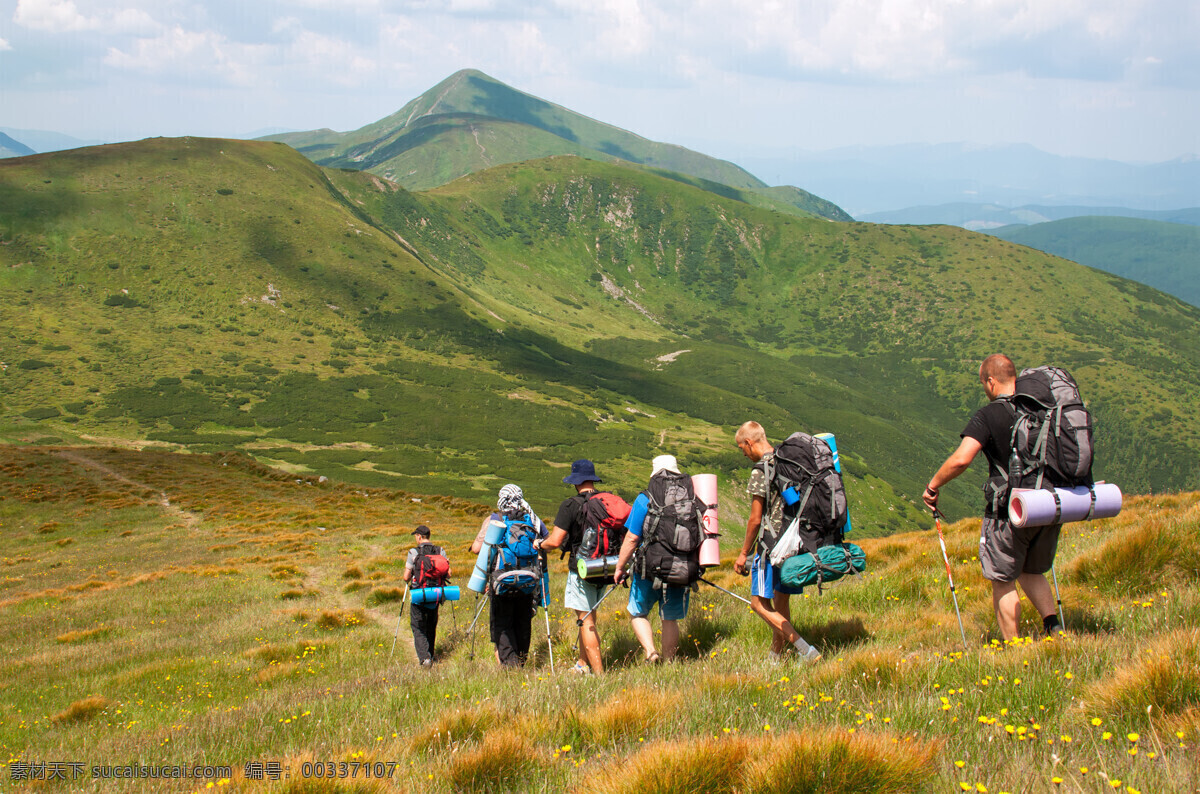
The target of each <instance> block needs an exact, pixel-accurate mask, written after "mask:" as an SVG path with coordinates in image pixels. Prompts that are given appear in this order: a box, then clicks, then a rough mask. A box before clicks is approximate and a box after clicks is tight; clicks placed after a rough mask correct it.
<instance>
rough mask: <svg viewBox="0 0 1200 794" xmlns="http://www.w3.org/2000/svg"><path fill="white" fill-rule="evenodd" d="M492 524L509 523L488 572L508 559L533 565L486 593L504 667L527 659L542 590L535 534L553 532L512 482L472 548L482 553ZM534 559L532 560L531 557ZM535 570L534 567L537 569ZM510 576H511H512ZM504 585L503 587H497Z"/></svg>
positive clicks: (502, 491)
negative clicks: (508, 583) (516, 578)
mask: <svg viewBox="0 0 1200 794" xmlns="http://www.w3.org/2000/svg"><path fill="white" fill-rule="evenodd" d="M493 523H499V524H505V525H506V531H505V533H504V534H505V536H506V537H505V541H504V542H503V543H502V544H501V545H502V546H503V548H502V549H496V550H494V551H493V552H492V561H491V563H490V565H489V573H493V572H497V571H498V570H499V569H502V568H505V567H507V566H506V565H505V559H507V558H511V560H512V563H513V568H517V567H518V566H531V565H532V569H530V570H528V571H525V570H523V571H522V573H523V574H525V575H524V576H521V577H520V582H519V583H514V585H513V586H511V587H505V586H503V585H500V586H498V587H493V584H492V583H491V582H489V584H488V587H487V595H488V596H489V597H490V598H489V602H488V610H489V621H488V622H489V625H490V628H491V636H492V645H494V646H496V661H497V662H499V663H500V664H501V665H503V666H505V667H521V666H523V665H524V664H525V661H526V660H527V659H528V658H529V642H530V637H531V635H532V623H533V616H534V614H535V613H536V612H537V605H538V603H539V601H535V599H536V598H537V597H538V596H539V595H540V594H541V588H542V567H541V561H540V560H538V559H537V552H536V549H535V547H534V545H533V541H534V539H536V538H545V537H546V536H547V535H548V534H549V532H548V531H547V529H546V525H545V524H544V523H542V519H540V518H538V517H537V515H536V514H535V513H534V512H533V508H532V507H530V506H529V503H528V502H526V501H525V494H524V492H523V491H522V490H521V488H520V487H519V486H517V485H513V484H512V483H509V484H508V485H505V486H504V487H503V488H501V489H500V494H499V496H498V498H497V499H496V512H495V513H492V514H491V515H490V516H488V517H487V518H485V519H484V521H483V526H482V527H480V528H479V534H478V535H476V536H475V542H474V543H472V544H471V553H472V554H478V553H479V551H480V550H481V549H482V548H483V544H484V538H485V537H486V536H487V534H488V529H489V528H490V527H491V526H492V525H493ZM530 558H532V559H530ZM533 569H536V570H533ZM510 578H512V577H510ZM497 589H502V590H504V592H495V590H497Z"/></svg>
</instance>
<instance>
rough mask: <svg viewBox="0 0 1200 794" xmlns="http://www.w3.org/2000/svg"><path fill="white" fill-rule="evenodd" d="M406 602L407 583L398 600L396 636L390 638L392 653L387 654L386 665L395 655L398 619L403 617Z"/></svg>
mask: <svg viewBox="0 0 1200 794" xmlns="http://www.w3.org/2000/svg"><path fill="white" fill-rule="evenodd" d="M407 600H408V582H405V583H404V595H403V596H402V597H401V599H400V611H399V612H397V613H396V634H395V635H394V636H393V637H392V651H391V653H389V654H388V664H391V662H392V657H393V656H394V655H395V654H396V640H398V639H400V619H401V618H402V617H404V602H405V601H407Z"/></svg>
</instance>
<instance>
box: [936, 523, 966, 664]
mask: <svg viewBox="0 0 1200 794" xmlns="http://www.w3.org/2000/svg"><path fill="white" fill-rule="evenodd" d="M933 525H934V526H935V527H937V533H938V543H940V544H941V546H942V560H944V561H945V563H946V578H947V579H948V580H950V597H951V598H953V599H954V614H955V615H957V616H958V633H959V634H961V635H962V641H963V650H964V651H966V650H970V649H969V648H968V647H967V632H966V630H965V629H963V622H962V612H959V611H958V594H957V593H956V592H955V590H954V575H953V574H952V573H950V555H949V554H947V553H946V538H945V536H944V535H942V514H941V513H940V512H938V511H937V509H934V511H933Z"/></svg>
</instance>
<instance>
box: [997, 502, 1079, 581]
mask: <svg viewBox="0 0 1200 794" xmlns="http://www.w3.org/2000/svg"><path fill="white" fill-rule="evenodd" d="M1061 529H1062V525H1061V524H1054V525H1052V526H1048V527H1023V528H1017V527H1014V526H1013V525H1012V524H1010V523H1009V522H1007V521H1001V520H1000V519H998V518H985V519H983V528H982V529H981V531H980V533H979V563H980V565H982V566H983V578H984V579H988V580H989V581H993V582H1015V581H1016V580H1017V577H1019V576H1020V575H1021V574H1023V573H1045V572H1046V571H1048V570H1050V568H1051V566H1053V565H1054V555H1055V553H1056V552H1057V551H1058V533H1059V530H1061Z"/></svg>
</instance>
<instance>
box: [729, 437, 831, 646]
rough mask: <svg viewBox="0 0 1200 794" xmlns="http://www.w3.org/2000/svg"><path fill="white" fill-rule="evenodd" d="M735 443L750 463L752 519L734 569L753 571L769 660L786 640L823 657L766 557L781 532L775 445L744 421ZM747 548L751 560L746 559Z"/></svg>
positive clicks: (754, 599) (753, 604)
mask: <svg viewBox="0 0 1200 794" xmlns="http://www.w3.org/2000/svg"><path fill="white" fill-rule="evenodd" d="M734 442H735V443H736V444H737V447H738V449H740V450H741V451H742V454H743V455H745V456H746V457H747V458H749V459H750V460H751V461H753V462H754V467H753V468H752V469H751V470H750V482H749V483H748V484H747V486H746V490H747V492H748V493H749V495H750V518H749V519H748V520H747V522H746V537H745V539H744V540H743V541H742V550H741V552H740V553H739V554H738V556H737V560H736V561H735V562H734V564H733V569H734V570H735V571H737V573H739V574H741V575H742V576H745V575H746V574H748V573H749V574H751V578H750V608H751V609H753V610H754V612H755V614H757V615H758V616H759V617H760V618H762V619H763V620H764V621H766V623H767V625H768V626H770V627H771V654H770V657H769V658H770V660H771V661H776V662H777V661H780V660H781V659H782V657H783V654H784V652H786V651H787V649H788V646H789V645H790V646H792V647H794V648H795V649H796V653H797V654H798V656H799V658H800V659H801V660H802V661H805V662H815V661H816V660H818V659H820V658H821V652H820V651H818V650H817V649H816V648H814V647H813V646H812V645H809V644H808V642H806V641H805V639H804V638H803V637H801V636H800V632H798V631H796V629H795V627H794V626H792V613H791V597H792V596H793V595H797V594H799V592H800V591H798V590H792V589H790V588H788V587H785V586H784V585H783V582H782V581H781V580H780V573H779V566H774V565H772V564H771V561H770V552H771V551H772V548H773V545H774V543H775V541H777V540H778V539H779V537H780V535H781V534H782V533H783V531H784V526H783V519H784V506H785V502H784V498H783V493H782V492H781V491H780V490H779V489H778V488H777V487H774V479H775V478H774V477H773V476H772V474H771V472H773V471H774V470H775V468H776V461H775V447H774V446H773V445H772V444H771V442H770V441H768V440H767V434H766V431H764V430H763V427H762V425H760V424H759V423H758V422H746V423H745V424H743V425H742V426H741V427H739V428H738V431H737V435H736V436H734ZM751 553H753V554H754V557H753V559H750V555H751ZM748 559H750V562H749V564H747V560H748Z"/></svg>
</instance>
